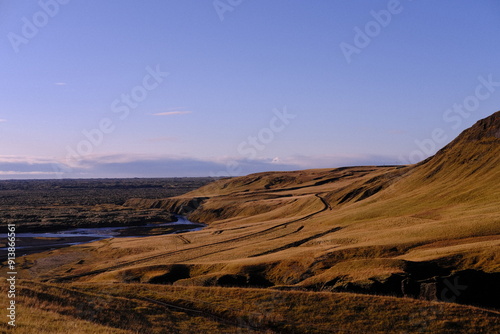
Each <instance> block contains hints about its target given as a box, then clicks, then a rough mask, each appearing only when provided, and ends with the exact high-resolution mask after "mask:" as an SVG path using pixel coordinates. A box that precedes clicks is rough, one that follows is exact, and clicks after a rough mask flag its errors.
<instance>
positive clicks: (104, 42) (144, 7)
mask: <svg viewBox="0 0 500 334" xmlns="http://www.w3.org/2000/svg"><path fill="white" fill-rule="evenodd" d="M499 31H500V2H498V1H496V0H478V1H465V0H442V1H432V0H418V1H417V0H413V1H412V0H400V1H398V0H389V1H387V0H383V1H371V0H370V1H341V0H316V1H306V0H301V1H299V0H286V1H285V0H275V1H266V0H252V1H250V0H215V1H212V0H207V1H201V0H198V1H195V0H150V1H138V0H136V1H132V0H123V1H102V0H85V1H83V0H40V1H16V0H0V57H1V58H0V94H1V95H0V96H1V98H0V179H31V178H43V179H47V178H100V177H178V176H226V175H229V176H236V175H245V174H249V173H253V172H261V171H270V170H276V171H285V170H297V169H306V168H333V167H341V166H352V165H385V164H390V165H394V164H409V163H416V162H418V161H421V160H423V159H424V158H426V157H428V156H430V155H432V154H434V153H435V152H436V151H437V150H438V149H440V148H441V147H443V146H445V145H446V144H447V143H449V142H450V141H451V140H452V139H453V138H454V137H456V136H457V135H458V134H459V133H460V132H461V131H463V130H464V129H466V128H468V127H470V126H471V125H472V124H474V123H475V122H476V121H477V120H479V119H482V118H484V117H487V116H489V115H490V114H492V113H494V112H495V111H497V110H499V109H500V57H499V56H498V55H499V54H500V34H498V32H499Z"/></svg>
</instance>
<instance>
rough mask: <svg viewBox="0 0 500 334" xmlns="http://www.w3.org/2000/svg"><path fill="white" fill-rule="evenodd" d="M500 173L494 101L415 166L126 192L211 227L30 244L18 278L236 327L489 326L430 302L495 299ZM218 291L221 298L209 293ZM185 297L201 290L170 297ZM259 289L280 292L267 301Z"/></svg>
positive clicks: (489, 320) (142, 205) (492, 321)
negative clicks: (43, 247) (188, 310)
mask: <svg viewBox="0 0 500 334" xmlns="http://www.w3.org/2000/svg"><path fill="white" fill-rule="evenodd" d="M498 180H500V112H497V113H495V114H493V115H492V116H490V117H489V118H487V119H485V120H481V121H479V122H477V123H476V124H475V125H474V126H473V127H471V128H470V129H468V130H466V131H464V132H463V133H462V134H461V135H460V136H459V137H457V138H456V139H455V140H454V141H452V142H451V143H450V144H449V145H447V146H446V147H445V148H443V149H442V150H441V151H439V152H438V153H437V154H436V155H435V156H433V157H431V158H429V159H427V160H425V161H423V162H421V163H419V164H416V165H411V166H363V167H346V168H336V169H318V170H305V171H296V172H266V173H259V174H253V175H248V176H244V177H237V178H231V179H222V180H218V181H216V182H213V183H211V184H208V185H206V186H204V187H201V188H200V189H197V190H195V191H192V192H190V193H188V194H185V195H182V196H180V197H173V198H166V199H157V200H156V199H139V198H135V199H130V200H128V201H127V202H126V203H125V205H124V206H125V207H126V208H128V209H133V210H142V209H148V208H155V209H158V208H160V209H161V208H163V209H164V210H168V211H170V212H173V213H178V214H186V215H188V217H189V218H190V219H191V220H193V221H199V222H204V223H207V224H208V225H209V226H208V227H207V228H205V229H203V230H202V231H198V232H191V233H187V234H179V235H164V236H153V237H147V238H130V239H129V238H127V239H107V240H101V241H98V242H94V243H91V244H86V245H77V246H72V247H68V248H65V249H60V250H55V251H51V252H45V253H39V254H33V255H29V256H26V257H24V258H23V259H22V263H23V265H22V267H23V270H22V276H23V277H24V278H25V279H28V280H32V281H33V282H32V283H31V284H32V285H29V284H28V283H26V284H28V285H29V286H30V288H27V289H31V290H33V289H35V288H33V286H36V284H41V283H35V282H40V281H42V282H51V284H55V286H57V287H61V288H62V287H64V288H71V289H75V291H76V290H78V291H84V292H85V293H88V291H92V293H101V292H103V291H104V290H106V291H108V292H107V293H108V294H111V295H113V296H114V297H113V298H115V297H116V298H118V297H120V298H125V300H127V301H130V300H132V299H134V300H136V299H137V298H139V297H138V296H141V298H142V299H140V298H139V299H140V300H141V303H142V302H144V301H145V299H144V298H143V297H145V296H147V298H152V299H154V300H156V301H161V302H162V303H174V304H175V305H177V306H179V305H184V306H189V307H191V306H193V305H196V307H195V309H196V310H198V311H199V310H203V312H209V313H210V314H212V315H216V316H217V317H219V318H223V319H225V320H224V321H226V322H224V321H222V320H221V319H219V318H213V319H215V320H214V321H215V323H217V324H219V325H221V324H224V323H225V324H226V325H227V326H236V328H240V329H241V326H240V327H238V326H237V325H235V323H234V321H236V319H247V320H248V319H249V318H252V316H251V314H254V313H255V312H257V311H259V312H261V310H266V311H265V314H270V315H272V316H271V319H274V320H266V317H262V316H261V317H260V318H259V317H257V318H258V319H261V320H259V321H261V322H262V323H264V324H265V325H262V326H261V325H259V326H260V327H258V326H257V327H258V328H253V327H251V326H250V327H248V328H246V329H247V330H259V331H260V330H263V328H264V329H265V330H269V331H277V332H280V331H281V332H286V331H287V330H288V329H287V328H285V327H280V326H287V325H290V326H292V327H290V328H293V330H294V331H295V332H298V333H301V332H308V331H307V329H306V328H304V327H303V323H306V322H307V321H309V322H311V321H312V320H311V319H313V320H314V321H312V323H313V324H315V325H314V326H316V327H313V328H315V329H314V330H311V331H310V332H318V333H322V332H328V330H331V328H334V329H336V330H337V329H338V332H342V331H347V332H349V331H351V332H356V331H358V330H359V331H361V332H366V330H367V329H368V328H372V329H373V331H374V332H377V331H380V332H387V331H389V330H391V331H394V332H401V333H403V332H419V331H424V332H425V331H428V332H443V333H444V332H470V333H477V332H495V331H497V330H495V329H497V328H498V313H497V312H496V311H487V310H482V309H476V308H474V307H470V306H458V305H454V304H450V303H436V302H432V301H437V300H442V301H447V302H458V303H462V304H468V305H478V306H480V307H482V308H488V309H490V310H495V309H497V310H498V309H500V305H499V304H498V299H497V298H495V296H498V295H500V291H499V287H498V284H497V283H495V282H498V280H499V279H500V276H499V275H500V256H499V255H498V254H499V249H500V247H499V246H500V211H499V210H498V207H499V203H500V189H499V188H498ZM111 283H113V284H111ZM159 284H160V285H159ZM228 287H238V289H229V288H228ZM254 287H259V288H261V289H259V290H254V289H248V288H254ZM36 289H39V288H36ZM54 289H57V288H54ZM276 289H279V290H280V292H278V291H277V290H276ZM37 291H38V290H37ZM158 291H163V293H164V294H161V296H159V295H158ZM305 291H313V292H305ZM320 291H321V293H320ZM327 292H328V293H327ZM331 292H344V293H346V292H355V293H364V294H371V295H372V296H361V295H355V294H340V295H339V294H332V293H331ZM82 293H83V292H82ZM54 294H56V295H57V294H58V293H56V292H54ZM218 294H220V295H221V296H222V295H223V296H224V297H220V298H225V299H224V300H223V301H217V302H215V300H216V299H217V298H218V297H217V296H218ZM381 295H385V296H386V297H382V296H381ZM34 296H35V297H36V298H38V299H40V298H42V297H40V294H37V293H35V294H34ZM176 296H178V297H176ZM186 296H190V298H194V297H195V298H196V299H199V301H198V302H193V301H192V300H191V302H187V301H182V300H180V299H183V298H186V300H190V299H189V298H187V297H186ZM202 296H204V297H202ZM270 296H273V297H272V298H273V300H274V299H275V298H278V299H279V300H280V302H279V303H278V304H276V305H274V304H273V305H271V306H270V305H269V304H268V299H269V298H271V297H270ZM276 296H279V297H276ZM389 296H398V297H403V296H406V297H413V298H416V299H421V300H416V299H407V298H394V297H389ZM75 298H76V297H75ZM176 298H180V299H176ZM42 299H43V298H42ZM242 299H247V300H251V301H252V304H250V303H248V305H247V304H244V305H243V304H241V300H242ZM75 300H78V298H76V299H75ZM424 300H426V301H424ZM149 302H152V301H151V300H149ZM203 302H208V303H210V305H211V306H210V307H208V306H207V308H208V309H205V307H203V306H201V305H202V304H203ZM214 302H215V303H216V304H215V305H218V304H217V303H219V302H220V304H221V305H220V307H221V308H220V309H219V308H218V306H214V304H213V303H214ZM260 302H262V304H260ZM152 303H153V304H154V303H155V302H152ZM190 303H191V304H190ZM199 303H201V304H199ZM238 303H240V304H238ZM253 304H255V305H258V306H257V308H256V309H251V308H252V307H253V306H252V307H251V306H250V305H253ZM156 305H160V304H158V303H156ZM134 307H146V308H147V307H148V306H134ZM228 308H229V309H231V310H232V309H239V310H238V312H239V313H238V312H236V313H232V312H233V311H231V310H229V311H228ZM247 308H248V309H247ZM313 308H314V310H313ZM318 308H319V309H322V310H329V311H326V312H323V311H319V310H318ZM435 308H438V309H439V310H440V311H439V312H437V313H436V312H434V311H429V310H434V309H435ZM208 310H209V311H208ZM148 312H149V311H148ZM274 312H275V313H274ZM429 312H430V313H429ZM69 313H70V314H74V312H69ZM63 314H64V313H63ZM304 315H307V316H306V317H305V316H304ZM174 317H175V316H174ZM412 317H414V318H412ZM410 318H411V319H410ZM228 319H229V320H230V321H229V323H228V322H227V320H228ZM252 319H253V318H252ZM346 319H348V320H349V321H350V322H352V324H353V325H352V327H349V326H350V325H346V324H345V323H346V321H345V320H346ZM384 319H389V320H384ZM247 320H246V321H247ZM162 321H167V320H162ZM179 321H180V320H179ZM186 321H187V320H186ZM231 321H233V322H231ZM248 321H250V320H248ZM252 321H254V320H252ZM255 321H256V320H255ZM152 323H154V321H153V320H152ZM103 325H109V324H108V323H103ZM212 325H214V324H212V323H207V324H205V323H203V324H201V323H200V325H199V326H208V327H210V326H212ZM273 326H274V327H273ZM325 326H331V327H328V328H329V329H327V327H325ZM363 326H365V327H363ZM368 326H371V327H368ZM419 326H421V327H419ZM422 326H423V327H422ZM208 327H207V328H208ZM233 329H234V328H233ZM290 330H291V329H290ZM180 331H181V332H183V330H180ZM359 331H358V332H359ZM228 332H230V331H229V329H228ZM330 332H331V331H330Z"/></svg>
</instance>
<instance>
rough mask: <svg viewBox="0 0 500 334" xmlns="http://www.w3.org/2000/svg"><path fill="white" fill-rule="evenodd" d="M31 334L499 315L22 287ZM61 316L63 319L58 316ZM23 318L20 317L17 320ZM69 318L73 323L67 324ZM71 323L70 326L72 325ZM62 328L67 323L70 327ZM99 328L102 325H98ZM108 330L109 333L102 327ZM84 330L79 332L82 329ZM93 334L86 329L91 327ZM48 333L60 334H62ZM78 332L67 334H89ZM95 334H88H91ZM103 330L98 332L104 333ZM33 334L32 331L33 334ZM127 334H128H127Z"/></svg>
mask: <svg viewBox="0 0 500 334" xmlns="http://www.w3.org/2000/svg"><path fill="white" fill-rule="evenodd" d="M21 286H22V289H23V292H22V293H23V295H24V296H26V297H25V298H27V299H26V300H25V302H26V303H27V304H26V305H27V307H30V308H36V309H43V310H45V311H44V312H46V315H45V316H44V317H43V318H42V319H38V318H36V316H33V315H29V316H28V317H26V318H25V320H23V321H24V323H25V324H26V325H28V324H30V325H31V321H34V322H36V323H34V324H33V326H35V327H33V328H36V326H38V325H37V324H40V325H42V324H43V323H44V321H47V322H48V323H51V324H54V326H59V325H57V324H58V323H61V322H63V321H62V320H59V319H68V321H72V322H74V323H80V322H81V321H82V320H81V319H92V321H93V322H94V323H89V324H88V325H87V326H91V325H95V326H102V327H99V328H98V327H96V329H95V333H107V332H106V331H105V330H108V331H109V333H126V332H127V331H125V332H123V331H112V330H113V329H109V327H113V328H127V329H131V330H132V331H131V332H134V333H497V332H499V331H500V315H499V314H498V313H495V312H491V311H487V310H482V309H478V308H474V307H468V306H462V305H456V304H449V303H437V302H425V301H418V300H412V299H405V298H393V297H382V296H368V295H357V294H348V293H318V292H303V291H277V290H270V289H237V288H207V287H176V286H163V285H162V286H159V285H151V284H95V283H72V284H50V285H48V284H43V283H35V282H29V281H23V282H22V283H21ZM60 314H63V315H64V316H61V315H60ZM24 316H25V315H24V314H23V312H21V317H24ZM69 317H71V318H69ZM72 319H73V320H72ZM68 321H66V322H68ZM97 324H99V325H97ZM104 326H107V327H104ZM80 327H81V328H80ZM89 328H90V327H89ZM58 330H59V329H56V331H53V333H63V332H65V331H63V329H62V327H61V331H58ZM85 330H86V328H85V327H84V326H83V325H82V326H79V328H78V329H75V330H71V332H72V333H88V332H86V331H85ZM89 330H92V329H89ZM101 330H102V331H101ZM37 332H38V331H36V330H34V331H33V333H37ZM129 332H130V331H129Z"/></svg>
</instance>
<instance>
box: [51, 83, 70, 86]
mask: <svg viewBox="0 0 500 334" xmlns="http://www.w3.org/2000/svg"><path fill="white" fill-rule="evenodd" d="M67 84H68V83H67V82H54V85H56V86H66V85H67Z"/></svg>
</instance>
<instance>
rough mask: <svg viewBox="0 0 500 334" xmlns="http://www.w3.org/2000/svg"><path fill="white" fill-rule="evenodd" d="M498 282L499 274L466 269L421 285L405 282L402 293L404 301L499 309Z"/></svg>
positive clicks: (415, 282)
mask: <svg viewBox="0 0 500 334" xmlns="http://www.w3.org/2000/svg"><path fill="white" fill-rule="evenodd" d="M499 282H500V273H485V272H484V271H480V270H472V269H468V270H462V271H457V272H455V273H453V274H451V275H448V276H436V277H433V278H430V279H427V280H421V281H416V280H414V279H412V278H406V279H404V280H403V282H402V292H403V295H404V296H406V297H412V298H419V299H424V300H436V301H445V302H454V303H460V304H468V305H479V306H485V307H493V308H499V307H500V300H499V299H498V298H499V296H500V285H499Z"/></svg>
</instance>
